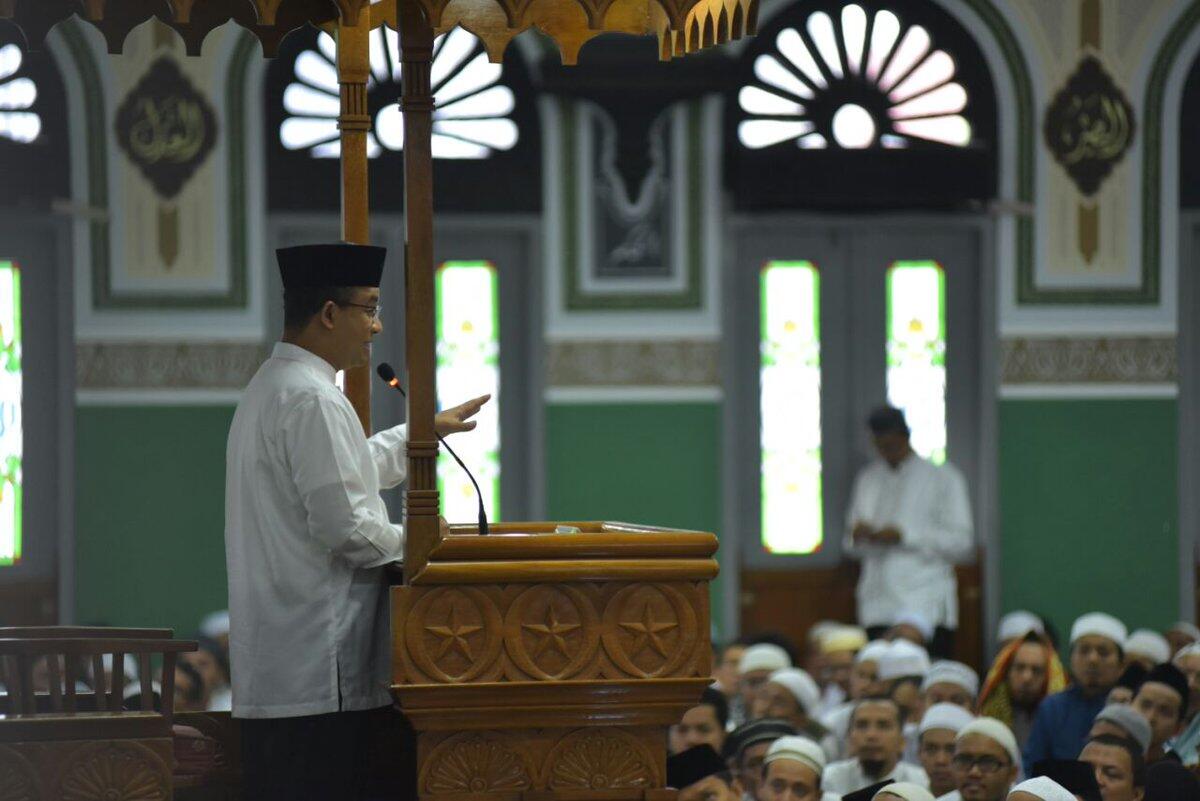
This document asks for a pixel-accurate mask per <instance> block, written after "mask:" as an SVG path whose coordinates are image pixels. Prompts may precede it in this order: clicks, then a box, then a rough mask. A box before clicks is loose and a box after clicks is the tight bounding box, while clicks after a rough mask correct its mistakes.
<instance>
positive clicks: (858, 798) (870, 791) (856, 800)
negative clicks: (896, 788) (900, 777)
mask: <svg viewBox="0 0 1200 801" xmlns="http://www.w3.org/2000/svg"><path fill="white" fill-rule="evenodd" d="M895 783H896V780H895V779H888V780H886V781H882V782H876V783H875V784H872V785H871V786H869V787H864V788H862V789H861V790H855V791H854V792H853V793H846V795H844V796H842V801H872V799H873V798H875V796H876V795H878V793H879V791H880V790H882V789H883V788H884V787H887V786H888V785H891V784H895Z"/></svg>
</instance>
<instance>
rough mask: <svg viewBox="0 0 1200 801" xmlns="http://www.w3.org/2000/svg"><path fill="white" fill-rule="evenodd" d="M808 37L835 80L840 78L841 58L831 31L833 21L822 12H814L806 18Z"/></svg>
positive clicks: (834, 36)
mask: <svg viewBox="0 0 1200 801" xmlns="http://www.w3.org/2000/svg"><path fill="white" fill-rule="evenodd" d="M808 35H809V36H810V37H812V40H813V44H814V45H816V46H817V52H818V53H820V54H821V60H822V61H824V62H825V66H826V67H828V68H829V72H830V73H831V74H832V75H833V76H834V77H835V78H841V77H842V74H843V73H842V57H841V56H840V55H839V54H838V46H837V34H836V33H835V32H834V30H833V20H832V19H830V18H829V15H828V14H826V13H825V12H824V11H817V12H814V13H813V14H812V15H811V16H810V17H809V18H808Z"/></svg>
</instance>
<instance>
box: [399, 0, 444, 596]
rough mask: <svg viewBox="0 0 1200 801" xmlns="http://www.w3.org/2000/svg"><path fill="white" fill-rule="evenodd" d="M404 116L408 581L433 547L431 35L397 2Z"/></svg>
mask: <svg viewBox="0 0 1200 801" xmlns="http://www.w3.org/2000/svg"><path fill="white" fill-rule="evenodd" d="M396 6H397V8H396V11H397V18H398V20H399V23H400V52H401V57H400V60H401V65H402V72H403V87H402V89H403V94H402V96H401V100H400V108H401V110H402V111H403V112H404V220H405V225H406V230H405V271H404V282H405V283H404V286H405V303H406V308H405V318H404V324H405V330H404V334H405V358H406V360H407V366H408V380H407V382H406V383H407V384H408V504H407V507H406V508H405V521H404V522H405V541H404V576H405V579H406V580H408V579H411V578H412V576H413V575H415V574H416V573H417V572H418V571H419V570H421V568H422V567H424V565H425V563H426V561H427V560H428V557H429V552H430V551H431V550H433V547H434V546H435V545H436V544H437V541H438V536H439V534H438V509H439V502H438V490H437V452H438V443H437V438H436V437H435V435H434V428H433V416H434V413H435V411H436V398H437V386H436V374H435V369H434V368H435V362H434V358H435V357H434V298H433V151H432V143H431V136H432V133H433V95H432V94H431V89H430V85H429V69H430V63H431V61H432V58H433V29H432V28H431V27H430V26H429V23H428V21H427V20H426V18H425V14H424V12H423V11H422V10H421V8H420V7H419V6H418V4H417V1H416V0H397V3H396Z"/></svg>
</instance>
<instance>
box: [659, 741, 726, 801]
mask: <svg viewBox="0 0 1200 801" xmlns="http://www.w3.org/2000/svg"><path fill="white" fill-rule="evenodd" d="M724 770H727V768H726V767H725V762H724V760H722V759H721V757H720V756H718V755H717V752H716V751H714V750H713V747H712V746H711V745H709V744H708V743H701V744H700V745H694V746H692V747H691V748H689V749H688V750H686V751H680V752H679V753H678V754H676V755H675V756H672V757H667V786H668V787H674V788H675V789H677V790H682V789H684V788H685V787H691V786H692V785H693V784H695V783H696V782H698V781H700V780H702V779H707V778H708V777H709V776H712V775H713V774H714V773H721V772H722V771H724Z"/></svg>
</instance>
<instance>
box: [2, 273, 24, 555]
mask: <svg viewBox="0 0 1200 801" xmlns="http://www.w3.org/2000/svg"><path fill="white" fill-rule="evenodd" d="M0 348H3V352H2V353H0V367H2V368H3V369H2V370H0V565H12V564H16V563H17V562H20V561H21V506H22V497H21V456H22V453H23V444H24V443H23V440H24V437H23V433H22V426H21V385H22V380H21V271H20V269H19V268H18V267H17V265H16V263H14V262H12V261H4V260H3V259H0Z"/></svg>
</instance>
